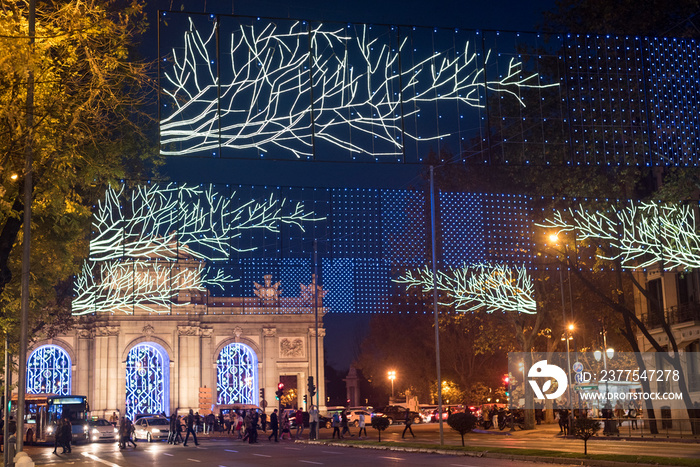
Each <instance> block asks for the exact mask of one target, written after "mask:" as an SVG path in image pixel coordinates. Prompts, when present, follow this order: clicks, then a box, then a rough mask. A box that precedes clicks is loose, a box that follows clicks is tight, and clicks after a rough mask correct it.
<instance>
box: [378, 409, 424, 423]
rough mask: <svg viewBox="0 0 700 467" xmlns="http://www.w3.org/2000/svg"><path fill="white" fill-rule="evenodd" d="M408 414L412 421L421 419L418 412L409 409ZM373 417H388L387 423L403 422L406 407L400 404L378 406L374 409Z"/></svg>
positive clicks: (420, 420) (418, 421) (416, 421)
mask: <svg viewBox="0 0 700 467" xmlns="http://www.w3.org/2000/svg"><path fill="white" fill-rule="evenodd" d="M408 413H409V416H410V418H411V419H412V420H413V423H420V422H422V421H423V419H422V418H421V417H420V414H419V413H418V412H415V411H413V410H409V412H408ZM372 416H373V417H386V418H388V419H389V424H392V423H394V422H396V423H404V422H405V421H406V407H401V406H400V405H387V406H385V407H379V408H377V409H375V410H374V414H373V415H372Z"/></svg>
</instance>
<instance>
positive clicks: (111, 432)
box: [88, 418, 119, 443]
mask: <svg viewBox="0 0 700 467" xmlns="http://www.w3.org/2000/svg"><path fill="white" fill-rule="evenodd" d="M88 426H89V433H88V435H89V436H90V441H91V442H93V443H94V442H95V441H104V440H106V441H115V440H117V439H118V438H119V430H118V429H117V428H115V427H114V425H112V424H111V423H109V422H108V421H107V420H105V419H104V418H98V419H97V420H88Z"/></svg>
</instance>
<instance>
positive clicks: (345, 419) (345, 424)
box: [340, 410, 355, 438]
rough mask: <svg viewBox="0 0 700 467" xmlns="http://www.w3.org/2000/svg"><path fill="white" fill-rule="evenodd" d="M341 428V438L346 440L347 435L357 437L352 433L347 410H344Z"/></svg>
mask: <svg viewBox="0 0 700 467" xmlns="http://www.w3.org/2000/svg"><path fill="white" fill-rule="evenodd" d="M340 428H342V430H341V431H340V437H341V438H345V433H347V434H349V435H350V436H355V435H353V434H352V433H350V427H349V423H348V411H347V410H343V411H342V413H341V414H340Z"/></svg>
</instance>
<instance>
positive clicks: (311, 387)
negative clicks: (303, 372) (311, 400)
mask: <svg viewBox="0 0 700 467" xmlns="http://www.w3.org/2000/svg"><path fill="white" fill-rule="evenodd" d="M308 389H309V395H310V396H311V397H314V396H315V395H316V385H315V384H314V377H313V376H309V383H308ZM304 397H306V396H304Z"/></svg>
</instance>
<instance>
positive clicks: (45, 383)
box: [27, 345, 72, 396]
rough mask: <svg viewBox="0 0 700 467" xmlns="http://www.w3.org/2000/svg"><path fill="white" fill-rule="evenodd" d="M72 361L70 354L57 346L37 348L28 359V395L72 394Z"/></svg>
mask: <svg viewBox="0 0 700 467" xmlns="http://www.w3.org/2000/svg"><path fill="white" fill-rule="evenodd" d="M71 371H72V370H71V361H70V357H69V356H68V353H66V351H65V350H63V349H62V348H60V347H58V346H56V345H42V346H40V347H37V348H36V349H35V350H34V351H33V352H32V353H31V354H30V355H29V358H28V359H27V393H29V394H46V393H49V394H57V395H59V396H65V395H68V394H70V393H71Z"/></svg>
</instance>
